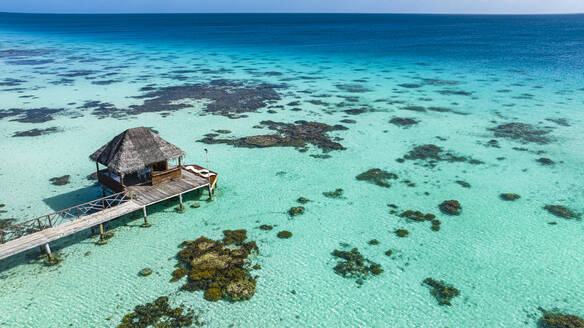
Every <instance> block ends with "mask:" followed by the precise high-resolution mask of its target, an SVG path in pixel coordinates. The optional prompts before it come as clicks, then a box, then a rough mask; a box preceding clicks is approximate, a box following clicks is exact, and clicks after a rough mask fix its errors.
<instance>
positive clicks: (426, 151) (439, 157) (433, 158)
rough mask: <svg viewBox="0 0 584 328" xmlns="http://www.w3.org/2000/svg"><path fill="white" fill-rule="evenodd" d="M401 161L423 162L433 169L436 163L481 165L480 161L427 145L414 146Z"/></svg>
mask: <svg viewBox="0 0 584 328" xmlns="http://www.w3.org/2000/svg"><path fill="white" fill-rule="evenodd" d="M403 160H416V161H425V162H426V163H427V166H429V167H434V166H435V165H436V163H437V162H442V161H444V162H467V163H469V164H474V165H476V164H483V162H482V161H480V160H477V159H473V158H470V157H465V156H458V155H454V154H452V153H450V152H446V151H444V150H443V149H442V148H441V147H439V146H436V145H433V144H427V145H420V146H415V147H414V148H413V149H412V150H410V151H409V152H408V153H407V154H406V155H404V156H403Z"/></svg>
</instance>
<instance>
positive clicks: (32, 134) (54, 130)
mask: <svg viewBox="0 0 584 328" xmlns="http://www.w3.org/2000/svg"><path fill="white" fill-rule="evenodd" d="M59 131H61V130H59V128H57V127H54V126H53V127H50V128H46V129H31V130H26V131H18V132H15V133H14V134H13V135H12V136H13V137H38V136H43V135H46V134H52V133H57V132H59Z"/></svg>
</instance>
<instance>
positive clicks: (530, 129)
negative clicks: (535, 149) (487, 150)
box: [489, 122, 551, 145]
mask: <svg viewBox="0 0 584 328" xmlns="http://www.w3.org/2000/svg"><path fill="white" fill-rule="evenodd" d="M489 130H491V131H493V133H494V135H495V137H499V138H506V139H510V140H514V141H519V142H521V143H537V144H541V145H544V144H548V143H550V142H551V138H550V137H548V136H547V134H549V133H550V131H549V130H544V129H538V128H536V127H534V126H533V125H531V124H526V123H519V122H512V123H507V124H501V125H498V126H496V127H494V128H490V129H489Z"/></svg>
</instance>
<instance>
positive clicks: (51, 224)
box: [47, 215, 53, 228]
mask: <svg viewBox="0 0 584 328" xmlns="http://www.w3.org/2000/svg"><path fill="white" fill-rule="evenodd" d="M47 220H49V226H50V227H51V228H52V227H53V222H52V221H51V215H47Z"/></svg>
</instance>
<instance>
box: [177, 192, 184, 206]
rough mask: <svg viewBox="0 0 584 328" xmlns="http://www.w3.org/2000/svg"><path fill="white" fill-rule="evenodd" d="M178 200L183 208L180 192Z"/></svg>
mask: <svg viewBox="0 0 584 328" xmlns="http://www.w3.org/2000/svg"><path fill="white" fill-rule="evenodd" d="M178 202H179V204H180V208H183V201H182V194H178Z"/></svg>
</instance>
